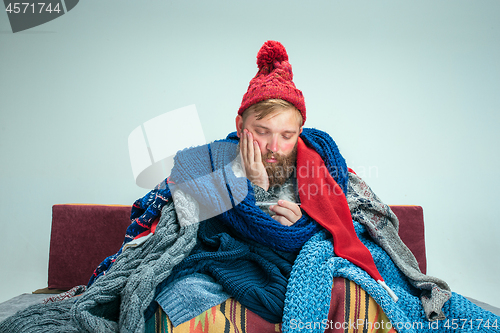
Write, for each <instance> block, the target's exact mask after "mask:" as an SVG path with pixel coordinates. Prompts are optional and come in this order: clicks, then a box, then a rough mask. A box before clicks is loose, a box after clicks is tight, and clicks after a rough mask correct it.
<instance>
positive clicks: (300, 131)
mask: <svg viewBox="0 0 500 333" xmlns="http://www.w3.org/2000/svg"><path fill="white" fill-rule="evenodd" d="M303 128H304V126H300V130H299V135H301V134H302V129H303Z"/></svg>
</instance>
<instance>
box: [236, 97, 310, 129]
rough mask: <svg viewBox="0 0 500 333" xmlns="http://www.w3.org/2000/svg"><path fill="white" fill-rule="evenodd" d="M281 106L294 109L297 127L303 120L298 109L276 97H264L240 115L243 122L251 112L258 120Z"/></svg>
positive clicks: (271, 113) (276, 110)
mask: <svg viewBox="0 0 500 333" xmlns="http://www.w3.org/2000/svg"><path fill="white" fill-rule="evenodd" d="M282 108H290V109H294V110H295V111H296V112H295V116H296V118H297V122H298V123H299V127H300V126H302V122H303V121H302V115H301V114H300V111H299V110H298V109H297V108H296V107H295V106H294V105H293V104H292V103H290V102H287V101H285V100H282V99H277V98H273V99H266V100H264V101H261V102H259V103H256V104H253V105H251V106H250V107H248V108H247V109H246V110H245V111H244V112H243V114H242V115H241V116H242V118H243V123H245V120H246V119H247V118H248V116H249V115H251V114H255V117H256V118H257V119H259V120H260V119H263V118H265V117H267V116H271V115H273V114H274V113H276V112H278V111H279V110H280V109H282Z"/></svg>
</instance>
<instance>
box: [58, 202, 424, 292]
mask: <svg viewBox="0 0 500 333" xmlns="http://www.w3.org/2000/svg"><path fill="white" fill-rule="evenodd" d="M130 209H131V206H114V205H93V204H89V205H78V204H65V205H54V206H53V207H52V232H51V238H50V252H49V278H48V287H49V288H50V289H63V290H67V289H71V288H72V287H74V286H77V285H82V284H87V282H88V281H89V279H90V276H91V275H92V272H93V271H94V269H95V268H96V267H97V265H99V263H101V261H102V260H104V258H106V257H108V256H110V255H112V254H114V253H116V252H117V251H118V249H119V248H120V246H121V244H122V242H123V236H124V235H125V231H126V229H127V227H128V226H129V224H130ZM391 209H392V210H393V211H394V213H395V214H396V216H397V217H398V219H399V222H400V227H399V234H400V236H401V239H402V240H403V242H405V244H406V245H407V246H408V247H409V248H410V250H411V251H412V252H413V254H414V255H415V257H416V258H417V260H418V262H419V265H420V270H421V271H422V272H423V273H425V271H426V259H425V238H424V220H423V211H422V207H420V206H391Z"/></svg>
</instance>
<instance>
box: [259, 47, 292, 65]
mask: <svg viewBox="0 0 500 333" xmlns="http://www.w3.org/2000/svg"><path fill="white" fill-rule="evenodd" d="M275 61H278V62H283V61H288V54H287V53H286V50H285V47H284V46H283V44H281V43H280V42H276V41H274V40H268V41H267V42H265V43H264V45H262V47H261V48H260V50H259V53H257V66H259V70H261V69H262V68H263V67H264V66H266V65H272V64H273V63H274V62H275Z"/></svg>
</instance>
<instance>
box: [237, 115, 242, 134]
mask: <svg viewBox="0 0 500 333" xmlns="http://www.w3.org/2000/svg"><path fill="white" fill-rule="evenodd" d="M235 121H236V135H237V136H238V138H239V137H240V133H241V131H243V117H242V116H240V115H237V116H236V119H235Z"/></svg>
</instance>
